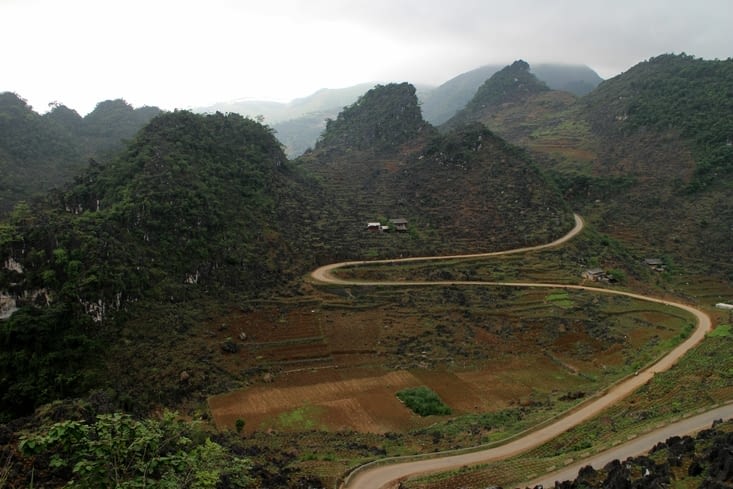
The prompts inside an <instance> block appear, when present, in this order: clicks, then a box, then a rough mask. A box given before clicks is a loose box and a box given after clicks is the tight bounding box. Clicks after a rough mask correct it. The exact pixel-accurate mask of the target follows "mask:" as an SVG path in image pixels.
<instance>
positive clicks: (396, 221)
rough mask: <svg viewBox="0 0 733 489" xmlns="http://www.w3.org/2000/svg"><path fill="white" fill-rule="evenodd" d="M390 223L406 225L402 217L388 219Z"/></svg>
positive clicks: (405, 220)
mask: <svg viewBox="0 0 733 489" xmlns="http://www.w3.org/2000/svg"><path fill="white" fill-rule="evenodd" d="M390 221H391V222H392V224H407V219H405V218H404V217H400V218H397V219H390Z"/></svg>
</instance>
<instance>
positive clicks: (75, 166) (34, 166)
mask: <svg viewBox="0 0 733 489" xmlns="http://www.w3.org/2000/svg"><path fill="white" fill-rule="evenodd" d="M82 154H83V153H82V151H81V149H80V148H79V146H78V145H77V144H76V141H75V140H74V138H73V136H71V135H70V134H69V132H68V131H65V130H64V129H63V128H62V127H60V126H59V125H57V124H53V123H51V122H49V121H48V120H47V119H46V118H44V117H42V116H40V115H38V114H37V113H35V112H34V111H33V110H32V109H31V107H30V106H28V105H27V104H26V103H25V101H23V100H22V99H21V98H20V97H18V96H17V95H15V94H13V93H9V92H6V93H2V94H0V174H2V179H0V215H1V214H3V213H5V212H7V211H8V210H10V209H11V208H12V206H13V205H14V204H15V203H16V202H18V201H19V200H22V199H27V198H29V197H30V196H32V195H34V194H36V193H38V192H42V191H44V190H47V189H49V188H51V187H53V186H56V185H59V184H60V183H62V182H64V181H68V180H70V179H71V177H72V175H74V173H75V172H76V171H78V170H79V169H80V162H82V161H83V157H82Z"/></svg>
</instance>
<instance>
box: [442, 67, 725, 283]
mask: <svg viewBox="0 0 733 489" xmlns="http://www.w3.org/2000/svg"><path fill="white" fill-rule="evenodd" d="M515 64H516V65H517V67H520V65H521V64H520V63H519V62H518V63H515ZM731 66H733V61H731V60H726V61H707V60H701V59H695V58H693V57H691V56H687V55H684V54H682V55H662V56H658V57H656V58H652V59H650V60H649V61H646V62H643V63H640V64H639V65H637V66H634V67H632V68H631V69H629V70H628V71H627V72H625V73H622V74H620V75H618V76H617V77H615V78H613V79H610V80H607V81H605V82H603V83H601V84H600V85H599V86H598V87H597V88H596V89H595V90H593V91H592V92H591V93H589V94H588V95H586V96H584V97H580V98H577V97H573V96H571V95H570V94H567V93H564V92H557V91H547V90H542V89H539V87H535V88H537V89H536V90H534V91H532V90H527V91H525V92H518V93H512V92H510V91H505V90H504V91H503V90H502V89H501V87H500V86H499V87H497V88H496V89H495V90H494V92H493V93H494V96H495V97H496V99H495V100H494V101H493V102H492V103H491V104H481V103H478V100H479V97H478V95H477V97H476V99H475V100H474V102H472V104H473V106H474V108H476V107H478V110H474V111H471V112H468V107H467V109H466V110H465V111H463V112H462V114H463V116H466V117H467V118H468V120H471V121H478V122H481V123H483V124H484V125H486V126H487V127H488V128H489V129H491V130H492V131H494V132H495V133H496V134H498V135H500V136H502V137H504V138H507V140H509V141H510V142H512V143H514V144H517V145H520V146H523V147H526V148H528V149H529V150H530V152H531V154H532V156H533V157H534V158H535V159H536V160H537V161H538V162H540V164H541V165H542V167H543V168H544V169H545V170H546V171H547V172H548V174H550V175H551V176H552V177H553V179H554V180H555V181H556V182H557V184H558V186H559V187H560V189H561V191H562V193H563V195H564V196H565V198H566V199H567V200H568V202H569V203H570V205H571V206H572V207H573V208H574V209H577V210H579V211H581V212H582V213H583V214H584V215H585V216H586V217H587V218H589V219H590V220H591V221H593V222H596V223H597V224H598V225H599V226H600V229H601V230H603V231H604V232H607V233H609V234H612V235H614V236H616V237H619V238H620V239H623V240H628V241H629V242H631V243H634V245H635V246H639V247H641V248H643V249H646V250H647V251H646V252H647V253H649V254H652V255H653V256H656V255H658V254H663V253H667V254H670V255H671V256H674V257H675V259H677V260H679V261H680V262H683V261H684V262H687V263H689V264H691V266H693V267H695V268H697V269H699V270H702V269H704V270H705V271H706V272H705V273H709V274H713V275H716V276H722V277H731V276H733V275H731V274H733V265H732V264H733V242H731V240H730V222H731V220H732V219H733V203H732V202H731V199H729V198H727V196H728V195H729V194H730V191H731V185H733V179H731V171H730V165H731V164H732V163H731V162H732V161H733V141H732V140H731V136H730V132H731V129H732V128H733V119H731V117H732V116H731V114H733V111H732V110H731V103H733V102H731V101H732V100H733V96H732V95H731V94H733V91H732V90H733V85H732V84H731V79H733V78H732V77H731V76H730V69H731ZM507 70H509V68H507ZM517 79H519V77H517ZM490 82H491V80H489V81H488V82H487V83H486V85H485V87H487V88H488V87H489V86H490ZM502 94H504V96H503V97H502ZM484 105H485V107H484ZM459 115H461V114H459ZM456 119H459V117H458V116H457V117H456ZM447 126H450V123H449V124H447ZM599 204H601V205H599ZM670 223H674V226H670V225H669V224H670ZM692 263H694V265H692Z"/></svg>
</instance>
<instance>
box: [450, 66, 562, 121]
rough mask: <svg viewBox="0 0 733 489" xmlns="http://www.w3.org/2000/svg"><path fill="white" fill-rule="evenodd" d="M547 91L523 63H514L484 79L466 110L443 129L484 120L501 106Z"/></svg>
mask: <svg viewBox="0 0 733 489" xmlns="http://www.w3.org/2000/svg"><path fill="white" fill-rule="evenodd" d="M548 90H549V88H548V86H547V84H545V83H544V82H542V81H540V80H539V79H538V78H537V77H536V76H535V75H534V74H533V73H532V72H531V71H530V69H529V65H528V64H527V63H526V62H525V61H522V60H518V61H515V62H514V63H512V64H511V65H509V66H507V67H506V68H504V69H502V70H500V71H498V72H496V73H495V74H494V75H492V76H491V78H489V79H488V80H486V82H484V84H483V85H481V86H480V87H479V88H478V90H477V91H476V94H475V95H474V96H473V98H472V99H471V100H470V101H469V102H468V103H467V104H466V107H464V108H463V109H462V110H460V111H459V112H458V113H456V115H455V116H453V117H452V118H451V119H450V120H448V121H447V122H446V123H445V124H444V126H443V127H445V128H455V127H457V126H460V125H462V124H465V123H467V122H471V121H475V120H478V119H481V118H482V117H486V114H490V113H491V112H492V111H495V110H497V109H498V108H499V106H500V105H502V104H512V103H517V102H520V101H522V100H524V99H526V98H527V97H529V96H531V95H535V94H537V93H541V92H545V91H548Z"/></svg>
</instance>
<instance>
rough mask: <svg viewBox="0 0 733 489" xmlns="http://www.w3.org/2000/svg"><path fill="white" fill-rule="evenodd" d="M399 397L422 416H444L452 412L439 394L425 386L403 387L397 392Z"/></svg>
mask: <svg viewBox="0 0 733 489" xmlns="http://www.w3.org/2000/svg"><path fill="white" fill-rule="evenodd" d="M397 398H398V399H399V400H400V401H402V402H403V403H404V404H405V406H407V407H408V408H410V409H411V410H412V411H414V412H415V413H416V414H419V415H420V416H432V415H438V416H444V415H448V414H450V413H451V410H450V408H449V407H448V406H446V405H445V404H444V403H443V401H442V400H441V399H440V397H438V394H436V393H435V392H434V391H432V390H431V389H429V388H427V387H425V386H421V387H411V388H409V389H403V390H401V391H399V392H398V393H397Z"/></svg>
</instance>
